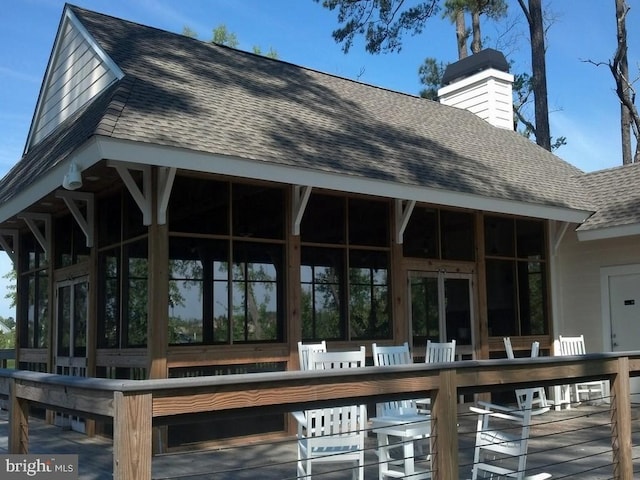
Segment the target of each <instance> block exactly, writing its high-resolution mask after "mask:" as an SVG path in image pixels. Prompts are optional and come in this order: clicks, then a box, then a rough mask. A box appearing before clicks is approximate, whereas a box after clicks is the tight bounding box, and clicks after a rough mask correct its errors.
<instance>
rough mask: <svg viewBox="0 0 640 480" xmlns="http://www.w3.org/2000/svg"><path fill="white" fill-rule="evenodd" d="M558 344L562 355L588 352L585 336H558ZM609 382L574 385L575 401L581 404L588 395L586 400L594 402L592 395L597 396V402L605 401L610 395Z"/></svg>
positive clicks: (600, 381) (597, 381) (599, 381)
mask: <svg viewBox="0 0 640 480" xmlns="http://www.w3.org/2000/svg"><path fill="white" fill-rule="evenodd" d="M558 344H559V346H560V355H569V356H573V355H585V354H586V353H587V350H586V348H585V345H584V335H579V336H575V337H567V336H563V335H559V336H558ZM608 386H609V382H608V381H606V380H595V381H592V382H581V383H576V384H574V385H573V396H574V401H575V402H577V403H580V402H581V401H582V397H583V396H584V395H586V400H587V401H589V400H594V398H592V394H595V395H596V397H595V400H599V401H605V399H606V397H607V395H608V393H607V392H608V390H609V389H608Z"/></svg>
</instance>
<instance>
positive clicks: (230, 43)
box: [182, 23, 278, 59]
mask: <svg viewBox="0 0 640 480" xmlns="http://www.w3.org/2000/svg"><path fill="white" fill-rule="evenodd" d="M182 35H184V36H185V37H190V38H198V33H197V32H196V31H195V30H192V29H191V28H189V27H187V26H185V27H183V29H182ZM211 43H217V44H218V45H224V46H226V47H231V48H238V45H240V42H239V41H238V37H237V36H236V34H235V33H233V32H230V31H229V29H227V26H226V25H225V24H224V23H221V24H220V25H218V26H217V27H216V28H214V29H213V37H212V38H211ZM252 51H253V53H255V54H256V55H262V56H264V57H268V58H273V59H277V58H278V52H277V51H275V50H274V49H273V47H269V51H268V52H267V53H262V49H261V48H260V46H259V45H254V46H253V49H252Z"/></svg>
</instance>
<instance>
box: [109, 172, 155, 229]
mask: <svg viewBox="0 0 640 480" xmlns="http://www.w3.org/2000/svg"><path fill="white" fill-rule="evenodd" d="M107 165H108V166H110V167H113V168H115V169H116V171H117V172H118V173H119V174H120V178H121V179H122V181H123V182H124V184H125V185H126V186H127V188H128V189H129V193H130V194H131V196H132V197H133V199H134V200H135V202H136V204H137V205H138V208H139V209H140V211H141V212H142V223H143V225H145V226H149V225H151V222H152V221H153V218H152V209H151V205H152V190H151V166H150V165H139V164H135V163H124V162H107ZM129 170H139V171H141V172H142V190H140V188H139V187H138V184H137V183H136V181H135V180H134V179H133V176H132V175H131V172H130V171H129Z"/></svg>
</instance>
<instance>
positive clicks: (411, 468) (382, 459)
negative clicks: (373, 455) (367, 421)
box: [371, 414, 431, 480]
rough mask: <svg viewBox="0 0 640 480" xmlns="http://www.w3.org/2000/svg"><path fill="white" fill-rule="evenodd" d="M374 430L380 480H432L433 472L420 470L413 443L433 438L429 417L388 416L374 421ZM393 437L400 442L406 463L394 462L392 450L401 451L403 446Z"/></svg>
mask: <svg viewBox="0 0 640 480" xmlns="http://www.w3.org/2000/svg"><path fill="white" fill-rule="evenodd" d="M371 427H372V430H373V432H374V433H375V434H376V435H377V437H378V462H379V480H385V479H387V478H405V477H407V478H411V479H413V480H421V479H426V478H431V468H426V469H425V468H417V467H416V462H415V451H414V445H413V443H414V440H420V439H426V438H429V436H430V435H431V418H430V416H429V415H420V414H407V415H387V416H382V417H373V418H371ZM390 437H396V438H399V439H400V442H401V443H402V450H403V454H404V460H403V461H397V460H394V459H392V458H391V449H393V448H399V446H400V443H398V442H397V441H396V442H393V441H391V440H390Z"/></svg>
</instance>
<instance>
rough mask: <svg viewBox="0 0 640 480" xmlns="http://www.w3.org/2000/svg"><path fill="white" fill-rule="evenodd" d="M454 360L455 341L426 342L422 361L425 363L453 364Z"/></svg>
mask: <svg viewBox="0 0 640 480" xmlns="http://www.w3.org/2000/svg"><path fill="white" fill-rule="evenodd" d="M455 360H456V341H455V340H451V341H450V342H442V343H438V342H432V341H431V340H427V348H426V350H425V355H424V361H425V362H426V363H442V362H454V361H455Z"/></svg>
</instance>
